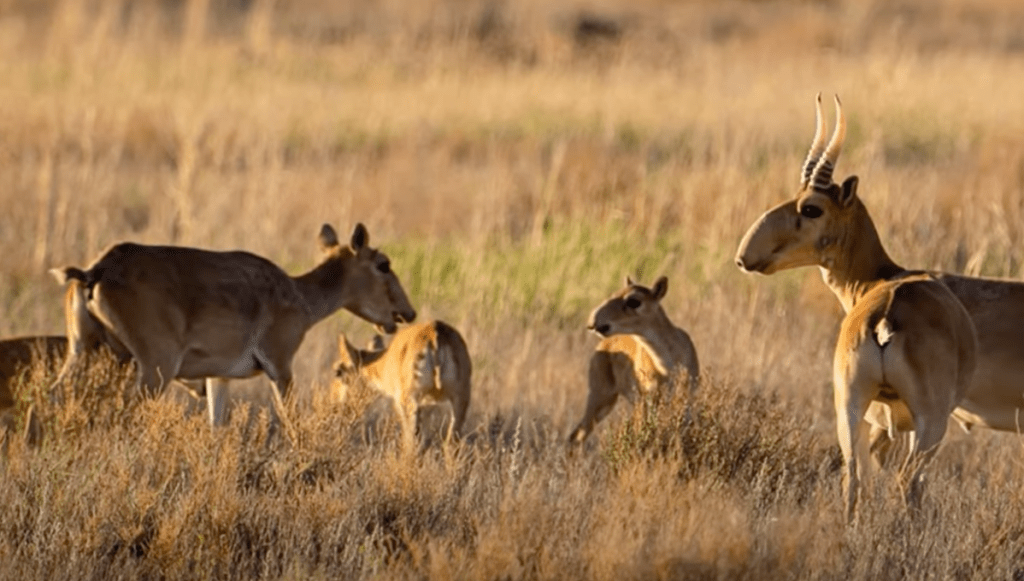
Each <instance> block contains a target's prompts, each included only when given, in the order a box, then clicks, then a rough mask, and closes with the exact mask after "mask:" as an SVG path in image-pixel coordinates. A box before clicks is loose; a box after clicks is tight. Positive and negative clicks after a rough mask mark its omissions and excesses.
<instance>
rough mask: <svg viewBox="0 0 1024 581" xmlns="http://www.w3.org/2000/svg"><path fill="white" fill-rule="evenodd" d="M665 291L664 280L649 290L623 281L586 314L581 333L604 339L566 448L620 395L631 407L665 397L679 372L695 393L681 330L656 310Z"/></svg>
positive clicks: (694, 370)
mask: <svg viewBox="0 0 1024 581" xmlns="http://www.w3.org/2000/svg"><path fill="white" fill-rule="evenodd" d="M667 291H668V279H667V278H665V277H664V276H663V277H661V278H659V279H658V280H657V281H656V282H655V283H654V286H653V287H651V288H647V287H644V286H641V285H639V284H636V283H635V282H633V281H632V280H631V279H630V278H629V277H626V287H625V288H623V289H622V290H620V291H619V292H617V293H615V294H614V295H612V296H611V298H609V299H608V300H606V301H605V302H603V303H601V305H600V306H598V307H597V308H596V309H594V312H593V313H592V314H591V315H590V322H589V324H588V325H587V328H588V329H590V330H591V331H594V332H595V333H597V334H598V335H600V336H602V337H604V339H602V340H601V342H600V343H598V345H597V349H596V351H594V354H593V355H592V356H591V358H590V375H589V384H590V393H589V395H588V396H587V410H586V412H585V413H584V414H583V420H582V421H580V423H579V425H578V426H576V429H575V430H573V431H572V434H571V435H570V436H569V443H570V444H580V443H583V441H584V440H586V439H587V436H589V435H590V432H591V431H593V429H594V426H595V425H597V423H598V422H600V421H601V420H602V419H604V418H605V416H607V415H608V413H609V412H611V411H612V408H613V407H614V406H615V402H616V400H617V399H618V398H619V396H620V395H621V396H623V397H625V398H626V399H627V400H629V403H630V404H632V405H636V398H637V395H638V394H639V395H640V396H642V397H643V396H649V395H657V392H658V391H661V390H663V389H664V388H666V387H667V388H668V392H669V395H671V394H672V392H673V389H674V387H675V380H676V379H677V375H678V374H680V373H681V372H685V373H686V381H687V383H688V385H689V389H690V393H691V394H692V393H693V391H694V390H695V389H696V388H697V380H698V377H699V376H700V364H699V363H698V361H697V350H696V349H695V348H694V346H693V341H692V340H691V339H690V336H689V335H688V334H687V333H686V331H684V330H682V329H680V328H679V327H676V326H675V325H673V324H672V321H670V320H669V318H668V316H667V315H665V311H664V310H663V309H662V308H661V299H662V298H664V296H665V293H666V292H667Z"/></svg>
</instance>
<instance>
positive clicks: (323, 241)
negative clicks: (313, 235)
mask: <svg viewBox="0 0 1024 581" xmlns="http://www.w3.org/2000/svg"><path fill="white" fill-rule="evenodd" d="M317 240H319V241H320V249H321V250H324V251H326V250H331V249H332V248H337V247H338V233H337V232H335V231H334V228H332V227H331V225H330V224H324V225H323V226H321V227H320V235H319V236H318V237H317Z"/></svg>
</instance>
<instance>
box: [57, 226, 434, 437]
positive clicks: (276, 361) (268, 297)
mask: <svg viewBox="0 0 1024 581" xmlns="http://www.w3.org/2000/svg"><path fill="white" fill-rule="evenodd" d="M319 239H320V246H321V249H322V251H323V259H322V260H321V262H320V264H318V265H317V266H316V267H315V268H313V269H312V270H311V271H309V272H308V273H306V274H303V275H301V276H297V277H292V276H289V275H287V274H286V273H285V272H284V271H283V270H281V269H280V268H279V267H277V266H276V265H275V264H273V263H272V262H270V261H269V260H267V259H265V258H262V257H259V256H256V255H254V254H250V253H248V252H241V251H236V252H214V251H208V250H200V249H196V248H185V247H177V246H146V245H141V244H133V243H122V244H117V245H115V246H113V247H112V248H110V249H109V250H107V251H106V252H105V253H104V254H103V256H101V257H100V258H99V259H98V260H97V261H96V262H95V263H93V265H92V266H91V267H90V268H89V269H88V270H86V271H82V270H79V269H77V268H73V267H67V268H63V269H57V270H55V271H54V274H55V275H56V276H57V278H58V280H59V281H60V282H62V283H66V284H70V285H72V287H71V288H69V290H68V293H69V295H68V296H69V298H68V302H67V313H68V315H67V316H68V337H69V338H70V339H71V340H72V341H73V344H72V346H71V349H70V350H69V353H68V360H67V361H66V363H65V366H64V369H63V370H62V372H61V376H60V378H59V379H58V381H62V380H63V379H64V378H65V377H67V376H68V374H69V373H70V372H71V370H72V369H74V368H76V367H77V366H78V365H80V361H79V360H80V359H81V355H82V353H83V352H85V350H86V347H85V342H87V341H88V340H89V339H90V338H95V337H97V335H102V336H103V341H105V342H107V343H108V344H111V345H112V346H113V348H114V350H115V352H117V351H119V349H118V346H120V348H121V349H122V350H123V352H124V353H127V354H130V356H131V358H132V359H134V360H135V362H136V365H137V367H138V384H139V387H140V389H141V390H142V391H143V393H146V394H156V393H159V392H161V391H162V390H163V389H164V387H165V386H166V385H167V383H168V382H169V381H171V380H172V379H175V378H183V379H201V378H207V377H219V378H244V377H251V376H253V375H256V374H259V373H261V372H262V373H266V374H267V376H268V377H269V378H270V380H271V381H272V382H273V383H274V385H275V386H276V388H277V389H276V391H275V397H278V398H283V397H285V396H287V394H288V390H289V388H290V386H291V382H292V371H291V364H292V358H293V356H294V355H295V352H296V351H297V350H298V348H299V345H300V344H301V342H302V339H303V337H304V336H305V334H306V331H307V330H309V328H310V327H312V325H313V324H315V323H316V322H318V321H320V320H321V319H323V318H325V317H327V316H328V315H330V314H332V313H334V312H335V311H336V310H338V309H339V308H345V309H347V310H349V311H351V312H353V313H355V314H356V315H357V316H359V317H362V318H364V319H366V320H368V321H370V322H372V323H375V324H377V325H379V326H381V327H383V328H385V329H388V330H391V329H394V328H395V323H396V322H401V321H410V320H412V319H414V318H415V316H416V312H415V310H413V308H412V306H411V305H410V304H409V301H408V299H407V298H406V295H405V291H404V290H403V289H402V286H401V284H400V283H399V281H398V278H397V277H396V276H395V275H394V273H393V272H391V270H390V266H389V265H390V263H389V261H388V259H387V257H386V256H385V255H384V254H382V253H380V252H378V251H377V250H375V249H373V248H370V246H369V234H368V233H367V232H366V228H365V227H363V225H362V224H359V225H357V226H356V228H355V230H354V231H353V233H352V238H351V242H350V243H349V245H347V246H342V245H341V244H339V242H338V238H337V234H335V232H334V229H333V228H331V227H330V226H329V225H326V224H325V225H324V226H323V228H322V229H321V232H320V237H319ZM76 284H77V285H79V286H78V288H77V289H75V290H73V289H74V285H76ZM210 387H211V386H210V384H209V383H208V385H207V388H208V390H209V391H211V394H210V397H211V401H210V406H211V419H214V418H215V416H216V414H215V411H216V410H219V409H223V391H224V390H223V389H212V390H211V389H210ZM278 403H280V402H278ZM278 407H280V406H278Z"/></svg>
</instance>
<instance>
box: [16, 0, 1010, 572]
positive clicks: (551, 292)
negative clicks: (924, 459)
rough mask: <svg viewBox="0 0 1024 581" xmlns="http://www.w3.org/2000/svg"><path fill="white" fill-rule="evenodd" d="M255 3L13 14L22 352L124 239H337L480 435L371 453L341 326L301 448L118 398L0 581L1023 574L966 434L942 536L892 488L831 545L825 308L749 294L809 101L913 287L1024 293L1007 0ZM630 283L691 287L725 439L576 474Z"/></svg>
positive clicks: (349, 327) (32, 504)
mask: <svg viewBox="0 0 1024 581" xmlns="http://www.w3.org/2000/svg"><path fill="white" fill-rule="evenodd" d="M243 4H245V3H233V2H217V1H212V2H202V1H197V0H193V1H191V2H184V3H181V4H180V5H179V4H174V3H160V2H138V3H127V2H117V1H113V0H111V1H99V0H97V1H95V2H92V1H86V0H64V1H60V2H58V1H53V2H25V1H19V0H8V1H6V2H4V1H0V78H3V79H4V83H3V84H4V90H3V91H0V204H2V206H3V208H4V213H3V218H2V219H0V255H2V256H4V261H3V266H2V267H0V305H2V306H3V309H4V315H5V316H4V317H0V336H9V335H22V334H48V333H54V332H60V331H61V330H62V317H63V313H62V311H61V305H62V301H61V296H60V290H61V289H60V288H58V287H57V285H56V284H54V283H53V282H52V280H50V279H49V277H48V276H47V275H46V274H45V272H46V270H47V269H48V268H50V267H53V266H58V265H62V264H68V263H70V264H76V265H83V264H85V263H87V262H88V261H89V260H91V259H92V258H94V257H95V256H96V255H97V254H98V253H99V252H100V251H101V250H102V249H103V248H104V247H105V246H106V245H108V244H110V243H112V242H115V241H118V240H123V239H132V240H137V241H141V242H149V243H177V244H187V245H197V246H203V247H210V248H224V249H226V248H244V249H247V250H251V251H253V252H257V253H260V254H263V255H265V256H268V257H270V258H271V259H273V260H275V261H277V262H278V263H279V264H281V265H282V266H283V267H284V268H286V269H288V270H289V271H292V272H297V271H300V270H301V269H303V268H305V267H308V266H309V265H311V264H312V260H313V257H314V255H315V238H314V237H315V234H316V232H317V231H318V229H319V225H320V224H321V223H322V222H330V223H332V224H334V225H335V226H336V227H340V228H341V229H342V230H347V229H349V228H351V227H352V226H353V225H354V223H355V222H357V221H363V222H365V223H366V224H367V225H368V227H369V230H370V233H371V240H372V243H373V244H375V245H379V246H380V247H381V248H382V249H383V250H385V251H386V252H388V253H389V254H390V255H391V257H392V261H393V264H394V267H395V270H396V272H397V273H398V274H399V276H400V277H401V279H402V281H403V283H404V284H405V286H406V288H407V290H408V291H409V293H410V296H411V298H412V299H413V301H414V304H416V306H417V307H418V309H419V310H420V312H421V313H422V315H421V316H423V317H424V318H427V317H436V318H441V319H444V320H446V321H448V322H450V323H451V324H453V325H454V326H456V327H457V328H458V329H459V330H460V331H461V332H462V333H463V334H464V336H465V337H466V339H467V343H468V344H469V347H470V352H471V354H472V355H473V358H474V386H473V388H474V391H473V403H472V404H471V407H470V414H469V418H468V420H467V428H468V429H469V430H474V429H475V430H476V431H475V432H474V433H473V434H472V435H470V436H469V437H468V438H467V439H466V442H464V444H463V445H461V446H457V447H454V448H451V449H445V450H430V451H428V452H427V453H425V454H423V455H422V456H420V457H417V458H407V457H402V456H401V455H399V454H398V453H397V451H396V450H395V447H394V445H393V444H394V442H393V438H389V437H388V434H389V432H388V431H387V429H383V430H382V431H381V432H380V433H379V434H378V437H377V438H376V439H375V440H374V441H373V442H372V443H370V444H367V443H365V442H364V431H365V429H364V428H365V424H366V423H367V421H368V420H367V418H368V417H370V416H373V415H374V414H375V413H377V412H376V411H375V407H374V404H372V402H371V398H370V396H369V394H357V397H353V398H350V401H349V402H347V403H346V404H344V405H339V404H334V403H331V402H330V399H329V397H327V394H326V391H327V384H328V381H329V379H330V377H329V364H330V362H331V359H332V357H333V353H334V349H335V345H336V337H337V333H338V332H339V331H340V330H344V331H345V332H346V333H349V334H351V335H355V338H356V340H357V341H358V342H359V343H361V342H363V341H364V340H365V338H366V337H367V336H368V335H369V333H370V330H369V329H368V328H367V326H366V325H364V324H362V323H361V322H358V321H356V320H354V318H353V317H352V316H350V315H348V314H340V315H338V316H336V317H332V318H330V319H329V320H328V321H326V322H324V323H321V324H320V325H318V326H317V327H315V328H314V329H313V330H312V331H311V332H310V333H309V335H308V336H307V338H306V340H305V342H304V344H303V347H302V349H301V351H300V353H299V355H298V357H297V360H296V374H297V379H298V383H299V384H298V385H297V388H296V390H295V391H296V392H297V393H296V398H295V400H296V401H294V402H293V403H292V404H291V405H292V407H293V409H292V416H293V418H294V421H295V423H296V430H297V434H298V436H297V440H296V442H295V443H294V445H292V446H280V447H271V448H265V447H263V446H262V445H261V444H260V442H262V436H261V434H262V432H261V430H263V429H264V428H263V425H262V424H261V423H260V422H255V421H249V420H248V418H247V416H246V414H240V413H236V414H235V418H234V423H233V424H232V426H231V427H230V428H226V429H224V430H219V431H218V432H216V433H211V431H210V430H209V428H208V427H207V426H206V425H205V424H204V423H203V419H202V418H201V417H190V419H183V417H182V416H183V413H182V410H181V408H180V406H176V405H174V404H172V403H170V402H167V401H157V402H143V403H139V402H135V401H133V400H131V399H130V398H129V399H123V398H121V397H120V396H117V395H114V394H118V393H121V390H123V381H124V378H121V377H119V376H117V374H116V373H113V372H107V373H106V374H105V375H104V374H103V373H97V374H93V375H90V376H89V378H88V379H84V380H83V382H82V383H81V384H80V385H79V390H78V391H77V392H76V394H77V395H76V396H75V397H73V398H71V399H70V400H69V401H68V403H67V405H66V406H65V408H63V409H61V410H50V412H49V414H48V415H47V420H46V421H47V422H48V423H49V424H48V425H49V426H50V432H49V433H50V436H49V437H48V439H47V443H46V444H45V445H44V447H43V448H42V449H40V450H37V451H30V450H25V449H24V448H23V447H22V446H21V445H20V443H19V441H18V440H17V439H15V440H14V441H13V442H12V445H11V448H10V450H9V455H8V458H7V460H6V461H5V464H4V467H3V472H2V476H0V498H3V499H4V511H5V512H4V514H3V516H2V518H0V563H3V565H2V566H0V576H2V577H5V578H19V579H21V578H41V577H51V578H69V579H70V578H90V579H91V578H111V577H126V578H157V577H165V578H181V577H188V578H216V579H222V578H223V579H228V578H256V577H258V578H338V577H343V578H421V579H422V578H446V579H447V578H474V579H475V578H531V579H548V578H595V579H602V578H616V579H620V578H673V579H674V578H686V579H689V578H696V579H704V578H708V579H711V578H716V579H720V578H729V579H761V578H765V577H786V578H817V579H837V578H841V579H888V578H907V577H911V578H923V577H934V578H956V579H993V578H1014V577H1016V576H1020V575H1021V574H1022V573H1021V571H1024V567H1021V562H1022V558H1024V555H1022V554H1021V552H1020V546H1021V539H1022V535H1024V527H1022V526H1021V525H1020V524H1019V523H1020V522H1024V521H1022V518H1021V517H1022V516H1024V515H1022V513H1024V504H1022V503H1021V502H1019V501H1018V499H1017V495H1016V494H1015V491H1016V490H1017V489H1018V488H1019V487H1020V482H1021V480H1022V478H1024V469H1022V467H1021V463H1020V461H1019V456H1020V454H1019V453H1020V445H1021V442H1020V441H1019V440H1018V439H1017V438H1016V437H1015V436H1012V435H1000V434H985V433H982V434H975V435H974V436H971V437H970V438H967V437H963V436H958V435H956V434H952V433H951V435H950V436H951V437H950V438H949V441H947V443H946V445H945V448H944V450H943V451H942V452H941V453H940V454H939V455H938V457H937V459H936V462H935V463H934V464H933V465H932V467H931V468H930V470H929V472H928V487H927V493H926V497H925V501H924V507H923V510H922V512H921V514H920V515H918V516H917V517H916V518H911V517H909V516H908V515H907V514H906V511H905V509H904V508H903V506H902V504H901V502H900V501H899V500H898V498H899V495H898V493H897V491H894V490H892V486H891V484H890V480H891V478H888V477H886V476H883V477H882V478H880V479H879V480H878V483H877V485H876V486H875V487H874V488H873V489H872V490H870V491H869V492H868V493H867V494H868V498H866V499H865V502H863V503H862V507H865V510H864V514H863V516H862V521H861V523H860V524H859V526H857V527H854V528H847V527H845V526H844V525H843V524H842V519H841V515H840V512H841V511H840V507H839V502H838V497H839V492H838V490H839V475H838V472H837V466H838V456H837V452H836V450H835V446H834V442H835V435H834V420H833V417H832V411H831V407H832V406H831V393H830V392H831V390H830V382H829V378H830V377H831V375H830V373H831V355H832V346H833V345H834V339H835V333H836V330H837V327H838V322H839V319H840V317H839V308H838V305H836V304H835V303H836V301H835V299H834V298H832V296H831V295H829V294H828V293H827V291H826V290H825V289H824V286H823V285H822V283H821V282H820V280H818V278H819V277H818V274H817V273H816V272H807V271H800V272H792V273H784V274H780V275H776V276H773V277H771V278H760V277H756V278H755V277H750V276H745V275H743V274H741V273H740V272H738V270H737V269H736V268H735V266H734V265H733V264H732V256H733V253H734V251H735V247H736V244H737V243H738V241H739V238H740V237H741V236H742V234H743V232H744V231H745V229H746V228H747V226H748V225H749V224H750V223H751V222H752V221H753V220H754V219H755V218H756V217H757V216H758V215H759V214H760V213H761V212H762V211H764V210H765V209H767V208H768V207H770V206H771V205H774V204H775V203H778V202H780V201H782V200H783V199H785V198H786V197H787V196H790V195H792V193H793V189H794V187H795V185H796V176H797V171H798V168H799V163H800V161H801V160H802V158H803V155H804V153H805V152H806V147H807V145H808V143H809V140H810V138H811V133H812V127H813V113H812V98H813V95H814V94H815V93H816V92H818V91H824V92H826V93H828V92H837V93H839V94H840V95H842V97H843V100H844V104H845V106H846V110H847V114H848V116H849V120H850V130H849V139H848V146H847V147H846V149H845V151H844V154H843V159H842V161H841V164H840V168H839V172H840V173H842V174H846V173H854V172H856V173H857V174H859V175H860V176H861V178H862V181H861V184H862V188H861V195H862V197H863V198H864V200H865V202H866V204H867V205H868V207H869V208H870V209H871V211H872V214H873V216H874V217H875V221H876V223H877V224H878V226H879V229H880V231H881V234H882V237H883V240H884V241H885V243H886V245H887V247H888V248H889V250H890V253H891V254H892V255H893V256H894V257H895V258H896V259H897V260H898V261H900V262H902V263H904V264H906V265H908V266H915V267H936V268H944V269H950V270H955V271H967V272H971V273H979V274H986V275H998V276H1009V277H1019V276H1020V275H1021V272H1022V269H1024V253H1022V248H1024V246H1022V242H1024V239H1022V238H1024V230H1022V227H1021V224H1024V204H1022V202H1021V199H1022V198H1021V195H1022V188H1024V181H1022V180H1024V177H1022V176H1024V153H1022V152H1024V150H1022V148H1021V147H1020V139H1019V135H1021V133H1022V130H1024V84H1022V83H1021V82H1020V80H1019V79H1021V78H1024V64H1022V62H1021V60H1020V58H1019V57H1020V51H1021V47H1022V42H1024V41H1022V39H1021V37H1020V35H1019V31H1020V30H1022V29H1024V25H1022V23H1024V11H1022V10H1021V9H1020V8H1019V7H1018V6H1017V4H1016V3H1013V2H1003V1H1000V0H971V1H961V2H945V3H928V2H925V1H924V0H919V1H915V0H905V1H902V2H895V3H893V2H888V1H882V0H878V1H877V2H875V1H869V2H854V1H853V0H850V1H844V0H840V1H837V2H799V1H796V0H792V1H783V2H772V3H762V2H740V1H730V2H708V1H698V0H694V1H690V2H664V1H659V0H645V1H643V2H631V3H624V2H613V1H611V0H609V1H607V2H594V3H591V4H589V5H582V4H577V3H569V2H553V3H552V2H536V1H534V2H517V3H511V2H509V3H503V2H472V1H469V0H465V1H460V0H421V1H419V2H398V1H389V2H375V3H364V2H328V1H325V0H293V1H291V2H287V1H285V0H278V1H277V2H269V1H258V2H254V3H252V4H251V6H250V7H249V8H246V9H242V8H238V6H242V5H243ZM626 274H632V275H634V276H638V277H639V279H640V280H641V281H645V282H650V281H652V280H653V279H654V278H655V277H656V276H658V275H659V274H666V275H667V276H668V277H669V280H670V287H669V293H668V296H667V297H666V299H665V305H666V307H667V309H668V311H669V315H670V317H671V318H672V319H673V321H675V322H677V323H678V324H679V325H681V326H683V327H684V328H686V329H687V330H688V332H689V333H690V334H691V336H692V337H693V339H694V342H695V343H696V345H697V348H698V350H699V353H700V358H701V361H702V363H703V364H704V367H705V368H706V370H707V372H708V376H709V378H710V381H709V382H708V383H707V384H706V385H705V386H704V387H703V389H702V391H701V392H700V393H699V394H698V396H697V398H698V400H699V401H698V402H697V403H698V404H699V406H700V410H701V413H700V414H698V417H697V420H696V421H694V422H693V423H692V424H687V423H685V422H683V421H682V420H681V415H680V414H679V413H678V412H679V410H681V409H682V408H681V407H680V405H681V404H676V405H675V406H672V407H670V408H669V409H666V410H663V413H662V414H661V415H660V416H659V417H657V418H654V419H651V420H649V421H647V422H642V421H641V422H639V423H638V422H637V421H636V420H634V419H631V417H632V414H631V412H630V411H629V410H628V409H627V406H626V405H625V404H622V406H621V407H622V408H623V409H622V410H617V411H616V413H615V414H614V415H613V418H612V419H611V420H609V421H607V422H604V423H603V424H602V426H601V427H600V428H599V430H598V434H597V437H595V438H592V442H591V443H590V444H589V445H588V447H587V448H586V449H585V450H583V451H582V452H581V453H579V454H576V455H573V456H567V455H566V449H565V447H564V445H563V444H564V438H565V436H566V435H567V433H568V430H569V429H570V428H571V427H572V425H574V423H575V422H576V421H578V419H579V417H580V415H581V414H582V412H583V407H584V402H585V398H586V385H585V379H584V377H585V365H586V361H587V358H588V356H589V353H590V351H591V350H592V349H593V346H594V345H595V343H596V339H593V338H591V337H589V336H588V335H587V334H586V333H585V330H584V325H585V321H586V316H587V313H588V312H589V310H590V309H591V308H592V307H593V306H594V305H596V304H597V303H599V302H600V301H601V300H602V299H603V298H604V297H605V296H606V295H607V294H608V293H609V292H610V291H612V290H614V289H615V288H617V286H618V285H619V283H620V282H621V279H622V277H623V276H624V275H626ZM37 375H39V374H37ZM42 375H43V376H40V377H35V376H33V377H31V378H30V379H29V386H30V387H28V388H26V389H29V390H31V389H42V387H43V386H45V385H46V378H45V374H42ZM32 386H35V387H32ZM266 388H267V384H266V383H265V382H264V381H263V380H258V381H253V382H248V383H247V384H245V383H244V382H243V384H242V385H239V386H236V387H234V388H233V389H235V390H236V391H238V392H239V393H241V394H245V393H248V396H249V397H250V398H251V399H253V400H257V401H258V400H259V397H258V395H259V391H260V390H262V389H266ZM33 393H35V392H33ZM104 393H110V394H111V395H109V396H104V395H103V394H104ZM35 397H37V398H39V399H40V401H42V399H43V396H42V395H37V396H35ZM367 409H368V410H370V411H368V412H367V411H366V410H367ZM255 413H259V411H258V408H257V410H256V412H255Z"/></svg>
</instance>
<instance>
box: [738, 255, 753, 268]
mask: <svg viewBox="0 0 1024 581" xmlns="http://www.w3.org/2000/svg"><path fill="white" fill-rule="evenodd" d="M736 266H738V267H739V268H740V270H743V271H746V272H750V269H749V268H747V263H746V262H744V261H743V255H742V254H737V255H736Z"/></svg>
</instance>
